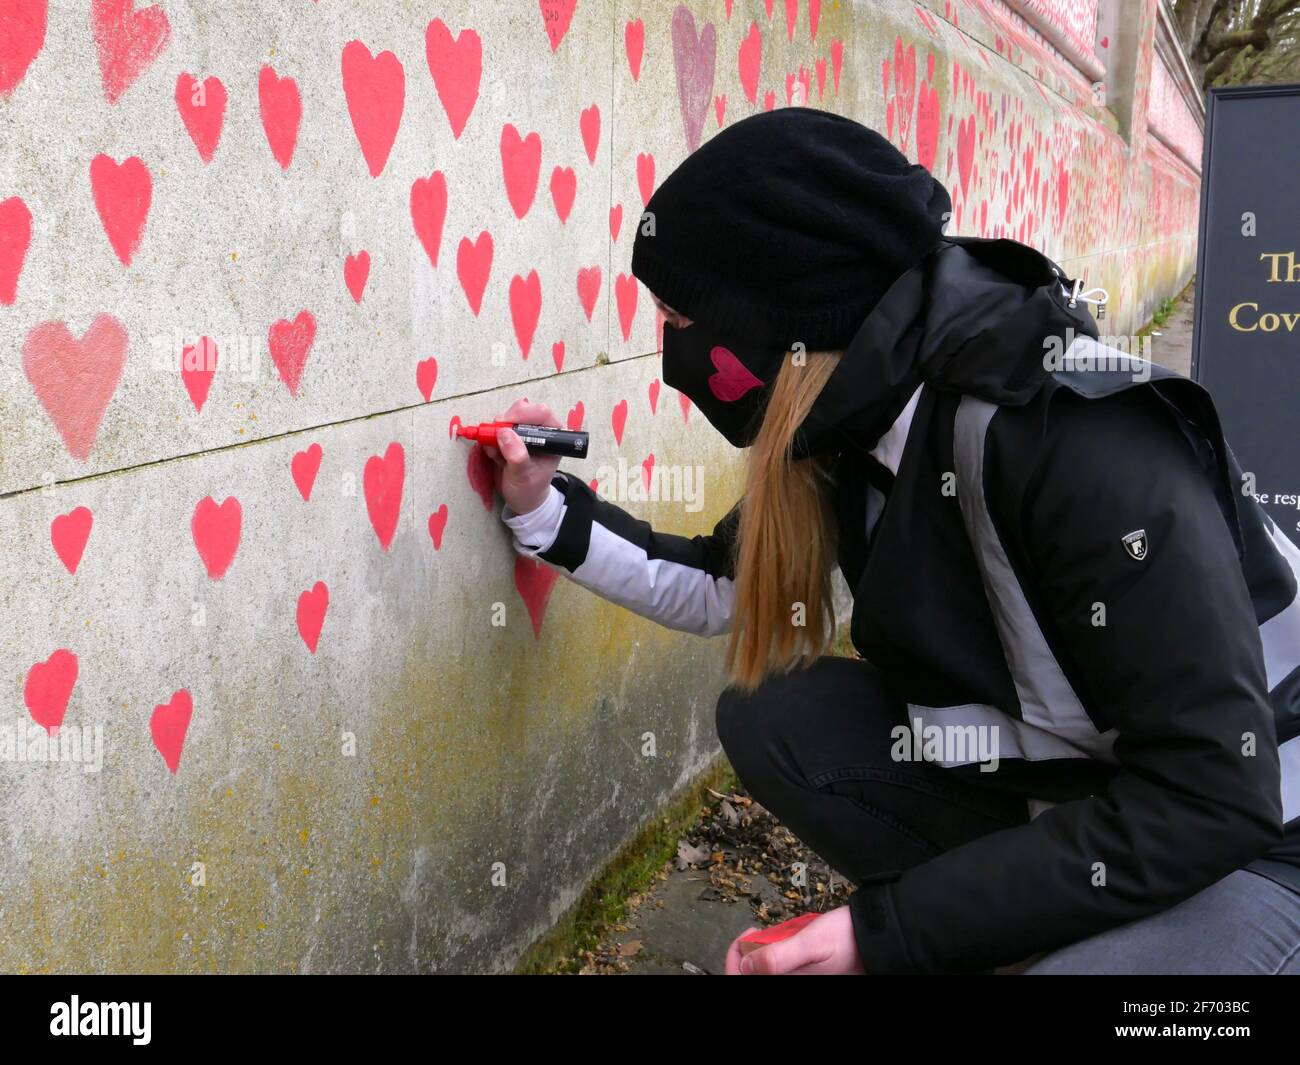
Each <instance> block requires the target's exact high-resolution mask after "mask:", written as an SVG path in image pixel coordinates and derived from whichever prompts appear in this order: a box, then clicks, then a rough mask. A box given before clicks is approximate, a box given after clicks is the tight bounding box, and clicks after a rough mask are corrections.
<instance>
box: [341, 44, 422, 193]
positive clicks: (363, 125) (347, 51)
mask: <svg viewBox="0 0 1300 1065" xmlns="http://www.w3.org/2000/svg"><path fill="white" fill-rule="evenodd" d="M342 66H343V95H344V96H345V97H346V98H347V101H348V117H349V118H351V119H352V131H353V132H354V133H355V134H356V135H357V143H358V144H359V145H360V146H361V154H362V156H363V157H364V158H365V160H366V168H367V169H368V170H369V171H370V176H371V177H378V176H379V175H380V174H382V173H383V171H384V166H385V165H386V164H387V163H388V154H389V152H391V151H392V150H393V142H394V141H395V140H396V139H397V130H398V127H400V126H401V124H402V109H403V107H404V106H405V103H406V72H405V71H404V70H403V69H402V64H401V61H400V60H398V58H397V56H395V55H394V54H393V53H392V52H380V53H379V54H378V55H371V54H370V49H369V48H367V47H366V46H365V45H364V44H362V42H361V41H348V43H347V44H346V45H344V46H343V64H342Z"/></svg>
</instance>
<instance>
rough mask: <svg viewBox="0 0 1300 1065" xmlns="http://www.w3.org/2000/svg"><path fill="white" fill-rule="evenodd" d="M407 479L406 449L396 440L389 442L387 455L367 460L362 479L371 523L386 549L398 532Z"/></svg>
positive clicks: (375, 456)
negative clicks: (404, 486)
mask: <svg viewBox="0 0 1300 1065" xmlns="http://www.w3.org/2000/svg"><path fill="white" fill-rule="evenodd" d="M405 479H406V452H405V451H404V450H403V449H402V445H401V444H399V443H397V442H396V441H394V442H393V443H391V444H389V445H388V450H387V451H385V452H384V456H383V458H380V457H379V456H378V455H371V456H370V458H368V459H366V470H365V474H364V476H363V478H362V480H363V483H364V484H365V490H366V513H368V514H369V515H370V524H371V526H372V527H373V528H374V530H375V535H376V536H377V537H379V544H380V546H381V547H382V548H383V549H384V550H385V551H387V550H388V548H389V545H390V544H392V542H393V535H394V534H395V533H396V532H397V519H398V517H399V516H400V515H401V512H402V484H403V482H404V481H405Z"/></svg>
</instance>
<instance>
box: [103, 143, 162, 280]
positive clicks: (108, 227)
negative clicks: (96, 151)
mask: <svg viewBox="0 0 1300 1065" xmlns="http://www.w3.org/2000/svg"><path fill="white" fill-rule="evenodd" d="M90 188H91V191H92V192H93V193H94V198H95V209H96V210H97V211H98V212H99V220H100V221H101V222H102V223H103V225H104V233H105V234H106V235H107V236H108V242H109V244H111V245H112V246H113V251H114V253H115V254H116V255H117V257H118V259H120V260H121V262H122V265H123V266H130V265H131V259H132V257H133V256H134V255H135V252H136V249H137V248H139V246H140V240H141V238H142V237H143V236H144V223H145V219H146V218H147V217H148V215H149V205H150V203H152V201H153V178H152V177H151V176H150V174H149V169H148V168H147V167H146V166H145V165H144V163H142V162H141V161H140V159H139V158H138V157H137V156H134V155H133V156H131V158H130V159H127V160H125V161H123V162H121V163H117V162H114V161H113V160H112V159H111V158H109V157H108V156H107V155H102V154H101V155H97V156H95V158H94V159H92V160H91V161H90Z"/></svg>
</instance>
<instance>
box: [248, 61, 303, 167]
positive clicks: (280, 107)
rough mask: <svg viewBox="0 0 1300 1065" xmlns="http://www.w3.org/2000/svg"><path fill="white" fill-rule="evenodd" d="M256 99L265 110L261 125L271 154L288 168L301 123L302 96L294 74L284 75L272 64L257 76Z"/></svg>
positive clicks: (281, 165) (296, 144)
mask: <svg viewBox="0 0 1300 1065" xmlns="http://www.w3.org/2000/svg"><path fill="white" fill-rule="evenodd" d="M257 101H258V106H259V107H260V108H261V112H262V129H263V130H264V131H265V132H266V143H267V144H269V145H270V146H271V155H272V156H273V157H274V158H275V161H276V162H277V163H279V164H280V167H281V169H283V170H288V169H289V164H290V163H292V162H293V152H294V149H295V148H296V147H297V146H298V126H299V124H300V123H301V122H302V97H301V96H300V95H299V94H298V83H297V82H296V81H294V80H293V78H282V77H280V76H279V75H278V74H276V72H275V71H274V70H272V69H271V67H269V66H264V67H262V70H261V72H260V73H259V74H258V76H257Z"/></svg>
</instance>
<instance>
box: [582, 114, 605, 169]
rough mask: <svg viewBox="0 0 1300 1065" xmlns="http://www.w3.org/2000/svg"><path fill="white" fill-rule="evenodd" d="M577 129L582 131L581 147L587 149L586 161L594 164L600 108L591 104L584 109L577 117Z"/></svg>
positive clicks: (598, 134) (598, 137) (598, 141)
mask: <svg viewBox="0 0 1300 1065" xmlns="http://www.w3.org/2000/svg"><path fill="white" fill-rule="evenodd" d="M578 128H579V129H580V130H581V131H582V146H583V147H584V148H586V149H587V161H588V162H589V163H591V164H592V165H593V166H595V164H596V149H597V148H598V147H599V146H600V107H599V106H598V105H596V104H592V105H591V106H590V107H585V108H583V109H582V112H581V113H580V114H579V116H578Z"/></svg>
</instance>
